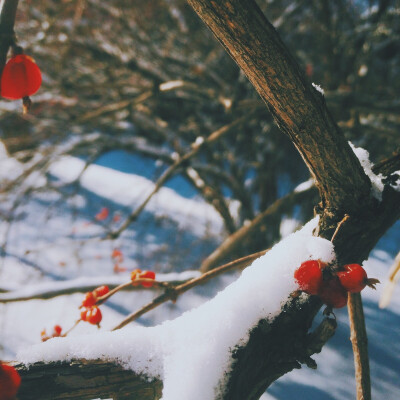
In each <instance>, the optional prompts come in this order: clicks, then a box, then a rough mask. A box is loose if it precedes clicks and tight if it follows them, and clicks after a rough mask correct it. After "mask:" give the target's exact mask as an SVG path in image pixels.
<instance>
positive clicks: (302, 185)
mask: <svg viewBox="0 0 400 400" xmlns="http://www.w3.org/2000/svg"><path fill="white" fill-rule="evenodd" d="M314 184H315V182H314V179H312V178H311V179H308V180H307V181H304V182H302V183H300V184H299V185H297V186H296V187H295V188H294V192H295V193H299V192H304V191H306V190H308V189H310V188H312V187H313V186H314Z"/></svg>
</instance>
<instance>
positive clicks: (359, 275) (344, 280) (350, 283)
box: [337, 264, 368, 293]
mask: <svg viewBox="0 0 400 400" xmlns="http://www.w3.org/2000/svg"><path fill="white" fill-rule="evenodd" d="M343 268H344V271H339V272H338V273H337V276H338V278H339V280H340V283H341V284H342V286H343V287H344V288H345V289H346V290H348V291H349V292H351V293H358V292H361V290H363V289H364V288H365V286H366V285H367V284H368V277H367V273H366V272H365V269H364V268H363V267H362V266H361V265H359V264H347V265H345V266H343Z"/></svg>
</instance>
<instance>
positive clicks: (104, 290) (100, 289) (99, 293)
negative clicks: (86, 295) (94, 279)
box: [93, 285, 110, 297]
mask: <svg viewBox="0 0 400 400" xmlns="http://www.w3.org/2000/svg"><path fill="white" fill-rule="evenodd" d="M109 291H110V288H109V287H108V286H106V285H104V286H99V287H98V288H96V289H94V291H93V293H94V294H95V296H96V297H103V296H105V295H106V294H107V293H108V292H109Z"/></svg>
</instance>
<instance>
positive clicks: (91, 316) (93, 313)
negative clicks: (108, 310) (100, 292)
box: [86, 306, 103, 325]
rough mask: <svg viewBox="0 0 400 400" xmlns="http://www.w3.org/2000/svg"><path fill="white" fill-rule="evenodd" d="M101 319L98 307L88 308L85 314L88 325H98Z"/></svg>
mask: <svg viewBox="0 0 400 400" xmlns="http://www.w3.org/2000/svg"><path fill="white" fill-rule="evenodd" d="M102 318H103V316H102V314H101V311H100V308H99V307H96V306H94V307H92V308H89V309H88V310H87V312H86V321H87V322H89V323H90V324H93V325H98V324H99V323H100V322H101V320H102Z"/></svg>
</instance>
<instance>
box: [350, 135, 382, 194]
mask: <svg viewBox="0 0 400 400" xmlns="http://www.w3.org/2000/svg"><path fill="white" fill-rule="evenodd" d="M349 145H350V147H351V148H352V150H353V151H354V154H355V155H356V156H357V158H358V160H359V161H360V164H361V166H362V167H363V169H364V172H365V174H366V175H367V176H368V178H369V179H370V181H371V185H372V195H373V196H374V197H375V198H376V199H378V200H379V201H382V192H383V189H384V185H383V183H382V179H383V178H384V176H383V175H382V174H379V175H375V174H374V173H373V172H372V167H373V166H374V164H373V163H372V162H371V161H370V160H369V153H368V151H367V150H365V149H363V148H362V147H355V146H354V145H353V143H351V142H349Z"/></svg>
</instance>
